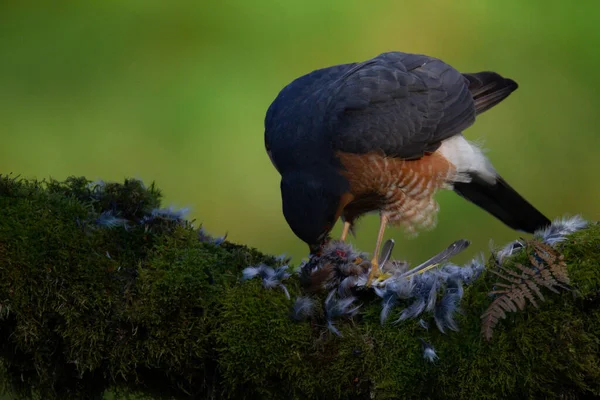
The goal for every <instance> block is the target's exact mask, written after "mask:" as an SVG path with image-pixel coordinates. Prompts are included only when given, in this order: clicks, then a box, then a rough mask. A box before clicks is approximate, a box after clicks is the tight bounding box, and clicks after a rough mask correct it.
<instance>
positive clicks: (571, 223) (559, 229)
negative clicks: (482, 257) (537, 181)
mask: <svg viewBox="0 0 600 400" xmlns="http://www.w3.org/2000/svg"><path fill="white" fill-rule="evenodd" d="M587 225H588V222H587V221H586V220H584V219H583V218H581V217H580V216H579V215H575V216H574V217H570V218H568V217H563V218H556V219H555V220H554V221H552V223H551V224H550V226H548V227H546V228H542V229H539V230H537V231H535V232H534V234H533V236H534V237H535V238H536V239H538V240H540V241H541V242H544V243H546V244H548V245H550V246H553V245H555V244H556V243H560V242H562V241H563V240H565V239H566V237H567V236H568V235H570V234H572V233H574V232H577V231H579V230H581V229H584V228H585V227H586V226H587ZM524 247H525V243H523V242H522V241H520V240H515V241H513V242H510V243H508V244H507V245H506V246H504V247H503V248H501V249H500V250H498V251H497V252H496V254H495V259H496V263H498V264H499V265H502V264H503V263H504V261H505V260H506V258H507V257H510V256H512V255H513V254H515V253H516V252H518V251H521V250H522V249H523V248H524Z"/></svg>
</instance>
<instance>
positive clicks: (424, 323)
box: [419, 319, 429, 331]
mask: <svg viewBox="0 0 600 400" xmlns="http://www.w3.org/2000/svg"><path fill="white" fill-rule="evenodd" d="M419 326H421V328H423V329H425V330H426V331H427V330H429V324H428V323H427V322H426V321H425V320H423V319H420V320H419Z"/></svg>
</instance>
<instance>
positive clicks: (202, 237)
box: [198, 226, 227, 246]
mask: <svg viewBox="0 0 600 400" xmlns="http://www.w3.org/2000/svg"><path fill="white" fill-rule="evenodd" d="M226 239H227V233H226V234H225V235H223V236H221V237H218V238H214V237H212V236H211V235H210V234H208V233H207V232H206V230H205V229H204V228H203V227H202V226H200V228H198V240H199V241H200V242H203V243H212V244H214V245H216V246H219V245H221V244H222V243H223V242H224V241H225V240H226Z"/></svg>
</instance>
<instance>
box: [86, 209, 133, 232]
mask: <svg viewBox="0 0 600 400" xmlns="http://www.w3.org/2000/svg"><path fill="white" fill-rule="evenodd" d="M94 222H95V223H96V225H100V226H103V227H106V228H116V227H119V226H122V227H124V228H127V225H128V224H129V221H128V220H126V219H125V218H121V217H118V216H116V215H115V214H114V213H113V211H104V212H103V213H101V214H100V215H99V216H98V218H96V220H95V221H94Z"/></svg>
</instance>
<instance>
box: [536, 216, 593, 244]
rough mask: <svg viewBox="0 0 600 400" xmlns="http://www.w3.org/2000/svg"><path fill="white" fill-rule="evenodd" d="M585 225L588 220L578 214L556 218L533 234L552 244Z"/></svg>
mask: <svg viewBox="0 0 600 400" xmlns="http://www.w3.org/2000/svg"><path fill="white" fill-rule="evenodd" d="M587 225H588V222H587V221H586V220H584V219H583V218H581V216H579V215H575V216H574V217H570V218H568V217H563V218H557V219H555V220H554V221H552V224H550V226H548V227H546V228H543V229H540V230H538V231H536V232H535V233H534V236H535V237H536V238H538V239H540V240H541V241H543V242H544V243H546V244H549V245H551V246H552V245H554V244H555V243H559V242H562V241H563V240H565V238H566V236H567V235H570V234H572V233H574V232H577V231H579V230H581V229H584V228H585V227H586V226H587Z"/></svg>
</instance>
